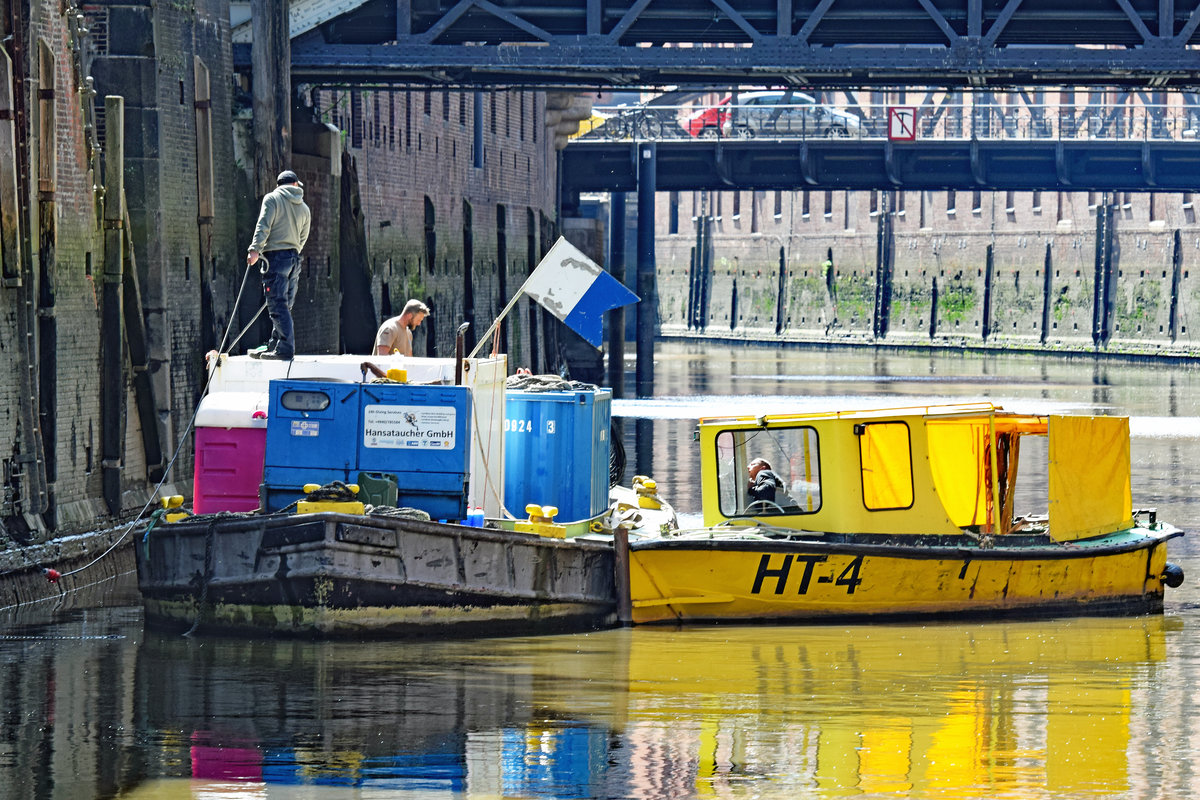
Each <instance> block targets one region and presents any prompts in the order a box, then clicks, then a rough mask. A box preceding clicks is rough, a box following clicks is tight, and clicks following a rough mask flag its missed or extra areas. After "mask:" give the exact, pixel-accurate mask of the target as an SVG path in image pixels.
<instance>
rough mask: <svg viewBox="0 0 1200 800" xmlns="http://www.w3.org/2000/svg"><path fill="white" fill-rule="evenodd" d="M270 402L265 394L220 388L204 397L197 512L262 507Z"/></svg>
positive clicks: (198, 437)
mask: <svg viewBox="0 0 1200 800" xmlns="http://www.w3.org/2000/svg"><path fill="white" fill-rule="evenodd" d="M266 403H267V396H266V394H265V393H258V392H221V393H218V394H210V395H208V396H206V397H205V398H204V399H203V400H202V401H201V403H200V409H199V411H198V412H197V414H196V468H195V471H194V478H193V481H192V511H193V512H194V513H196V514H215V513H216V512H218V511H253V510H255V509H256V508H258V504H259V503H258V499H259V498H258V487H259V484H261V483H262V476H263V461H264V458H265V456H266V449H267V419H266V416H265V413H264V412H265V409H266ZM256 412H258V416H255V413H256Z"/></svg>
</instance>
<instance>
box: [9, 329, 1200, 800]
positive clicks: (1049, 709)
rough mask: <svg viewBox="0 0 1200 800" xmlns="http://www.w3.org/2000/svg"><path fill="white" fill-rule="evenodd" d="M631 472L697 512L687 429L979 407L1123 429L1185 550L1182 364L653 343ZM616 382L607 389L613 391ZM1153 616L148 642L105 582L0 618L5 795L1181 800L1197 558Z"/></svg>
mask: <svg viewBox="0 0 1200 800" xmlns="http://www.w3.org/2000/svg"><path fill="white" fill-rule="evenodd" d="M656 376H657V382H656V385H657V386H659V387H661V390H660V392H659V396H657V397H655V398H653V399H647V400H622V401H618V402H617V403H616V404H615V409H616V411H617V413H619V414H620V415H621V416H622V417H623V418H624V419H625V423H626V430H625V434H624V443H625V448H626V456H627V461H628V468H627V472H626V475H627V478H628V477H629V476H631V475H632V474H634V473H635V472H637V473H645V474H650V475H652V476H653V477H654V478H656V479H657V480H658V481H659V483H660V486H661V487H662V491H663V493H664V495H666V496H668V497H670V498H672V499H674V500H675V502H676V503H677V505H678V506H679V507H680V508H681V509H684V510H696V509H698V508H699V496H698V489H697V485H698V472H697V462H696V453H695V447H696V445H695V443H694V442H693V441H692V432H693V430H694V427H695V420H696V418H697V417H699V416H701V415H713V414H719V413H725V412H728V411H734V412H738V413H751V412H754V413H762V412H770V411H778V410H784V409H790V408H806V409H809V408H811V409H819V408H830V407H838V408H847V407H862V406H868V405H869V406H880V405H885V406H896V405H911V404H926V403H929V402H934V401H943V400H953V399H973V400H981V399H982V400H990V401H992V402H995V403H998V404H1000V405H1003V406H1005V407H1006V408H1012V409H1017V410H1028V411H1034V412H1046V411H1060V410H1061V411H1076V412H1085V413H1093V412H1094V413H1101V414H1125V415H1128V416H1130V418H1131V430H1132V434H1133V442H1132V457H1133V491H1134V503H1135V506H1138V507H1148V506H1154V507H1157V508H1158V510H1159V514H1160V516H1161V517H1163V518H1164V519H1167V520H1170V521H1173V522H1175V523H1176V524H1179V525H1180V526H1181V527H1184V528H1185V529H1188V530H1196V531H1200V502H1198V501H1197V499H1196V497H1195V494H1196V488H1195V487H1196V485H1197V478H1196V476H1197V475H1200V448H1198V447H1197V444H1198V442H1200V394H1198V391H1197V390H1198V389H1200V371H1197V370H1194V369H1189V368H1186V367H1178V366H1159V365H1153V364H1139V365H1134V366H1131V365H1118V364H1105V363H1099V362H1095V361H1093V360H1090V359H1076V360H1048V359H1045V358H1033V357H1024V356H1018V355H1006V356H988V357H981V356H967V355H949V354H939V355H933V356H912V355H896V354H890V353H889V354H876V353H870V352H867V351H854V352H852V351H848V350H847V351H828V352H811V351H805V350H777V349H774V348H753V347H729V346H724V345H711V344H706V345H703V346H700V345H690V344H677V343H670V344H665V345H662V346H661V347H660V352H659V355H658V358H657V360H656ZM631 385H632V381H631ZM1197 549H1198V545H1197V541H1196V540H1195V539H1191V538H1186V537H1185V538H1184V539H1182V540H1176V541H1173V542H1172V543H1171V551H1170V557H1171V560H1172V561H1175V562H1177V563H1179V564H1181V565H1182V566H1183V568H1184V570H1185V572H1186V573H1187V575H1188V579H1187V581H1186V582H1185V584H1184V585H1183V586H1182V587H1181V588H1179V589H1176V590H1169V593H1168V595H1167V608H1166V613H1165V614H1163V615H1161V616H1160V615H1155V616H1149V617H1133V618H1127V617H1117V618H1087V619H1052V620H1039V621H1018V622H970V623H946V622H939V623H934V624H920V623H904V624H887V625H845V624H832V625H807V626H769V627H750V626H705V627H691V628H683V629H677V628H658V627H648V628H637V629H633V630H611V631H603V632H598V633H590V634H578V635H562V636H545V637H522V638H502V639H480V640H457V641H429V642H377V643H347V642H326V643H311V642H293V641H248V640H244V639H230V638H185V637H181V636H172V635H164V634H160V633H157V632H155V631H149V630H145V629H144V628H143V625H142V617H141V611H140V608H139V606H138V604H137V596H136V588H135V587H133V586H132V585H131V584H130V582H128V581H126V582H116V583H114V584H113V585H111V586H105V587H101V588H100V589H99V590H98V591H97V593H96V594H95V595H94V596H89V597H84V598H80V597H70V598H64V599H63V600H62V601H59V602H57V603H45V604H40V605H37V606H33V607H26V608H22V609H19V610H13V609H9V610H8V611H7V612H3V613H4V616H3V617H2V618H0V692H2V693H3V706H0V713H2V715H3V728H2V730H0V800H4V798H14V799H16V798H195V799H196V800H200V799H201V798H212V799H214V800H215V799H216V798H221V799H223V800H224V799H233V798H238V799H240V798H283V799H289V800H290V799H291V798H306V799H308V798H393V797H395V798H450V797H470V798H494V797H506V798H796V797H806V798H876V797H887V796H904V797H914V798H1021V799H1022V800H1024V799H1025V798H1050V797H1054V798H1060V797H1071V798H1139V799H1141V798H1174V797H1183V796H1189V795H1190V794H1191V791H1192V789H1193V788H1194V787H1195V786H1197V785H1200V715H1198V714H1197V699H1196V691H1195V687H1196V686H1197V685H1198V684H1200V647H1198V646H1197V629H1198V628H1200V602H1197V598H1198V597H1200V557H1198V556H1197Z"/></svg>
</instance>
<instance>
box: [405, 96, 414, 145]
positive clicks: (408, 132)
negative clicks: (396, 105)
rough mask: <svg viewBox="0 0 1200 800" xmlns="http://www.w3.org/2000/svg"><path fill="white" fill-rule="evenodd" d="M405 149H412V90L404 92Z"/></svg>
mask: <svg viewBox="0 0 1200 800" xmlns="http://www.w3.org/2000/svg"><path fill="white" fill-rule="evenodd" d="M404 149H406V150H412V92H409V91H406V92H405V93H404Z"/></svg>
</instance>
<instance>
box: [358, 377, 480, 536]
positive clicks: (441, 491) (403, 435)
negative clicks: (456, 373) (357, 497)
mask: <svg viewBox="0 0 1200 800" xmlns="http://www.w3.org/2000/svg"><path fill="white" fill-rule="evenodd" d="M361 397H362V425H361V428H360V431H361V435H360V436H358V437H357V440H356V441H357V450H358V452H357V459H356V464H357V467H358V470H359V471H361V472H367V473H371V474H376V475H379V474H382V475H388V476H391V478H392V479H393V480H395V482H396V485H397V487H398V488H399V499H398V500H397V502H396V505H398V506H409V507H411V508H419V509H421V510H422V511H425V512H428V513H429V516H431V517H433V518H434V519H453V520H460V519H463V518H465V517H466V516H467V480H468V477H469V475H470V470H471V391H470V389H468V388H467V387H466V386H410V385H408V384H392V383H367V384H363V386H362V395H361Z"/></svg>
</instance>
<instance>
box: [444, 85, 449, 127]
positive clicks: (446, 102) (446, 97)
mask: <svg viewBox="0 0 1200 800" xmlns="http://www.w3.org/2000/svg"><path fill="white" fill-rule="evenodd" d="M442 121H443V122H449V121H450V93H449V92H442Z"/></svg>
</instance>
